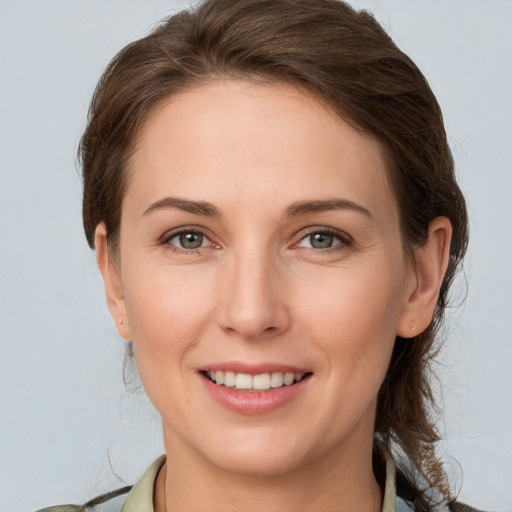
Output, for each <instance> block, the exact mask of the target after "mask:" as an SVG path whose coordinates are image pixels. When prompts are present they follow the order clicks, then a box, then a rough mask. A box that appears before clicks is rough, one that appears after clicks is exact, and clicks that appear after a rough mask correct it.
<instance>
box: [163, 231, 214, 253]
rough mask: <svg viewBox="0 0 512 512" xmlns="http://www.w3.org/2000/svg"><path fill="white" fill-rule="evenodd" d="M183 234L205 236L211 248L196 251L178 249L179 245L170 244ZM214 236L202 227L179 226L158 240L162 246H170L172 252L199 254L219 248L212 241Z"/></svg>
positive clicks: (200, 248)
mask: <svg viewBox="0 0 512 512" xmlns="http://www.w3.org/2000/svg"><path fill="white" fill-rule="evenodd" d="M183 233H196V234H198V235H202V236H204V237H205V238H206V239H207V240H208V241H209V242H210V245H209V246H204V247H198V248H196V249H185V248H184V247H178V246H177V245H173V244H170V243H169V242H170V241H171V240H172V239H173V238H175V237H177V236H178V235H181V234H183ZM212 238H213V237H212V236H211V235H210V234H209V230H208V229H206V228H204V227H202V226H179V227H177V228H173V229H170V230H168V231H166V232H165V233H164V234H163V235H162V236H161V237H160V238H159V240H158V243H159V244H160V245H168V246H169V247H172V250H174V251H175V252H182V253H197V252H199V251H201V250H204V249H208V248H210V247H213V248H216V247H219V244H217V243H216V242H214V241H213V240H212Z"/></svg>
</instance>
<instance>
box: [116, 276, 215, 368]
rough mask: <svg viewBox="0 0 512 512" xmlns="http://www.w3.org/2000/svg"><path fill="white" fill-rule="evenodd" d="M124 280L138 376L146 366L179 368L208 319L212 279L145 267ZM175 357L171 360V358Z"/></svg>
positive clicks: (211, 306) (212, 286) (209, 316)
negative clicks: (182, 356) (134, 276)
mask: <svg viewBox="0 0 512 512" xmlns="http://www.w3.org/2000/svg"><path fill="white" fill-rule="evenodd" d="M134 274H135V275H137V278H136V279H127V280H126V286H124V291H125V301H126V306H127V312H128V319H129V322H130V327H131V330H132V337H133V345H134V350H135V355H136V359H137V363H138V365H139V370H140V371H141V376H142V372H143V367H144V366H145V365H146V364H147V365H148V366H149V365H150V364H151V366H153V367H155V368H158V367H163V366H166V365H167V366H170V365H176V364H180V359H179V358H178V356H179V355H182V354H184V353H185V352H186V351H187V350H188V349H189V348H190V347H192V346H194V345H195V344H196V343H197V342H198V341H199V337H200V334H201V332H202V331H203V330H204V326H205V324H206V323H207V322H208V319H209V318H211V314H212V309H213V307H214V303H213V301H212V297H214V294H213V293H212V290H213V289H214V288H215V287H214V283H212V281H211V279H205V276H200V275H198V274H199V273H198V272H193V271H190V270H189V269H179V268H178V269H176V268H169V267H164V266H155V267H152V268H151V267H150V268H145V269H144V270H143V271H142V272H140V271H139V272H138V273H135V272H134ZM171 355H174V356H175V357H169V356H171Z"/></svg>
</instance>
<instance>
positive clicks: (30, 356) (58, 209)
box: [0, 0, 512, 512]
mask: <svg viewBox="0 0 512 512" xmlns="http://www.w3.org/2000/svg"><path fill="white" fill-rule="evenodd" d="M352 3H353V4H354V5H356V6H358V7H366V8H368V9H370V10H371V11H373V12H374V13H375V14H376V16H377V17H378V19H379V20H380V21H381V22H382V23H383V25H384V27H385V28H386V29H388V30H389V31H390V33H391V35H392V37H393V38H394V39H395V41H396V42H397V43H398V44H399V46H401V47H402V49H404V50H405V51H406V52H407V53H409V54H410V55H411V57H412V58H413V59H414V60H415V61H416V62H417V63H418V65H419V66H420V68H421V69H422V70H423V72H424V73H425V75H426V76H427V78H428V79H429V81H430V83H431V86H432V88H433V89H434V92H435V93H436V94H437V96H438V99H439V101H440V103H441V107H442V108H443V111H444V115H445V119H446V127H447V131H448V134H449V138H450V142H451V145H452V150H453V152H454V155H455V158H456V162H457V168H458V173H459V177H460V182H461V184H462V188H463V189H464V191H465V193H466V196H467V199H468V202H469V210H470V215H471V226H472V232H471V235H472V242H471V247H470V253H469V257H468V260H467V265H466V276H467V280H468V281H469V293H468V297H467V301H466V304H465V306H464V307H463V308H460V309H459V310H458V311H456V312H454V314H453V315H452V316H451V317H450V324H449V325H450V333H449V336H448V339H447V342H446V349H445V351H444V352H443V354H442V356H441V365H440V367H439V373H440V376H441V382H442V386H443V399H444V407H445V417H446V420H445V422H444V423H443V424H441V425H440V427H441V429H442V430H443V431H445V433H446V438H447V439H446V441H445V442H443V443H442V445H441V446H440V450H441V453H443V455H445V457H446V460H447V462H448V465H449V469H450V471H451V472H452V473H453V474H454V478H455V484H456V488H461V492H460V497H461V498H462V499H464V500H467V501H469V502H471V503H472V504H473V505H475V506H481V507H485V508H487V509H499V508H502V509H503V508H512V490H511V489H512V484H511V482H512V464H511V459H512V443H511V441H510V432H511V431H512V377H511V371H510V359H512V336H511V334H510V324H509V322H510V318H511V314H510V307H511V303H512V300H511V299H512V293H511V288H512V263H511V252H512V236H511V235H512V229H511V222H512V206H511V200H510V191H511V189H512V177H511V169H512V165H511V164H512V156H511V155H512V147H511V135H512V129H511V118H512V100H511V91H512V65H511V57H512V31H511V30H510V26H511V25H512V1H511V0H492V1H489V0H428V1H427V0H424V1H411V0H381V1H378V0H357V1H356V0H354V1H353V2H352ZM186 5H188V2H178V1H175V2H170V1H168V2H164V1H156V0H115V1H114V0H109V1H105V0H74V1H72V2H70V1H68V0H32V1H29V0H0V52H1V53H0V173H1V174H0V208H1V210H0V343H1V349H0V379H1V380H0V392H1V395H0V397H1V398H0V400H1V403H0V405H1V409H0V511H6V512H17V511H20V512H21V511H26V512H30V511H31V510H35V509H37V508H39V507H41V506H46V505H50V504H57V503H65V502H82V501H83V500H85V499H87V498H88V497H90V496H91V495H92V494H95V493H96V494H97V493H100V492H103V491H105V490H109V489H112V488H114V487H116V486H120V485H122V482H120V480H119V479H117V478H116V474H117V475H118V476H119V477H120V478H122V479H124V480H125V481H127V482H128V483H133V481H134V480H135V479H136V478H137V476H138V475H139V474H140V473H141V472H142V471H143V470H144V469H145V467H146V465H148V464H149V463H150V462H151V461H152V460H153V458H155V457H156V455H158V454H159V453H160V452H161V450H162V446H161V440H160V434H159V430H160V425H159V421H158V417H157V415H156V413H154V411H153V410H152V409H151V406H149V405H148V403H147V401H146V400H145V399H144V397H143V395H141V394H138V395H137V394H135V395H133V394H130V393H127V392H126V391H125V390H124V386H123V383H122V378H121V368H122V358H123V342H122V341H120V340H118V338H117V335H116V334H115V330H114V327H113V325H112V323H111V320H110V318H109V316H108V313H107V309H106V306H105V305H104V300H103V290H102V286H101V282H100V276H99V274H98V272H97V270H96V266H95V261H94V255H93V253H91V251H90V250H89V249H88V248H87V245H86V243H85V240H84V237H83V234H82V227H81V220H80V192H81V186H80V180H79V177H78V174H77V171H76V170H75V161H74V154H75V149H76V146H77V143H78V140H79V136H80V133H81V131H82V129H83V127H84V123H85V116H86V110H87V105H88V102H89V99H90V95H91V93H92V91H93V88H94V85H95V83H96V80H97V79H98V77H99V75H100V73H101V71H102V69H103V68H104V66H105V65H106V64H107V62H108V60H109V59H110V58H111V57H112V56H113V55H114V54H115V53H116V52H117V51H118V50H119V49H121V47H123V46H124V45H125V44H126V43H128V42H130V41H131V40H133V39H134V38H137V37H140V36H142V35H144V34H145V33H146V32H147V30H148V29H150V28H151V27H152V26H153V25H154V24H155V23H156V22H157V21H158V20H159V19H160V18H161V17H162V16H164V15H166V14H169V13H171V12H172V11H173V10H175V9H176V7H177V6H179V7H183V6H186ZM463 285H464V283H463V280H461V281H459V288H458V290H459V298H460V297H461V296H462V295H463V294H464V286H463ZM460 468H462V470H461V469H460Z"/></svg>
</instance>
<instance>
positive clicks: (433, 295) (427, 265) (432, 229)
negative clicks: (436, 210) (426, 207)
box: [397, 217, 452, 338]
mask: <svg viewBox="0 0 512 512" xmlns="http://www.w3.org/2000/svg"><path fill="white" fill-rule="evenodd" d="M451 237H452V225H451V223H450V221H449V219H447V218H446V217H436V218H435V219H434V220H433V221H432V222H431V223H430V225H429V229H428V238H427V241H426V242H425V244H424V245H422V246H421V247H419V248H418V249H416V250H415V268H414V273H415V280H414V287H413V289H412V290H411V291H410V293H409V294H408V297H407V303H406V304H405V306H404V309H403V311H402V314H401V315H400V318H399V321H398V325H397V335H398V336H401V337H402V338H412V337H414V336H417V335H418V334H420V333H421V332H423V331H424V330H425V329H426V328H427V327H428V326H429V325H430V323H431V322H432V318H433V316H434V311H435V308H436V304H437V300H438V297H439V290H440V289H441V285H442V284H443V279H444V276H445V273H446V269H447V268H448V263H449V259H450V242H451Z"/></svg>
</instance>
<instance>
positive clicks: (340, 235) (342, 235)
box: [292, 226, 354, 252]
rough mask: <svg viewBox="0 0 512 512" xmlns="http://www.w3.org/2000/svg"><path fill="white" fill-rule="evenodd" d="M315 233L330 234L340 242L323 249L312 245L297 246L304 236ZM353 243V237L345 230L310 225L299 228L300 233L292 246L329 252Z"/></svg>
mask: <svg viewBox="0 0 512 512" xmlns="http://www.w3.org/2000/svg"><path fill="white" fill-rule="evenodd" d="M316 233H323V234H328V235H332V236H334V237H336V238H337V239H338V240H339V241H340V243H339V244H336V245H334V246H332V247H328V248H325V249H317V248H314V247H298V245H299V244H300V242H302V241H303V240H304V239H305V238H308V237H309V236H311V235H314V234H316ZM353 243H354V240H353V238H352V237H351V236H350V235H349V234H348V233H346V232H345V231H340V230H338V229H334V228H331V227H327V226H311V227H307V228H305V229H304V230H301V233H300V234H299V239H298V241H297V242H295V243H294V244H293V246H292V248H295V247H297V248H300V249H304V250H311V251H315V252H329V251H335V250H341V249H342V248H346V247H350V246H351V245H353Z"/></svg>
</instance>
